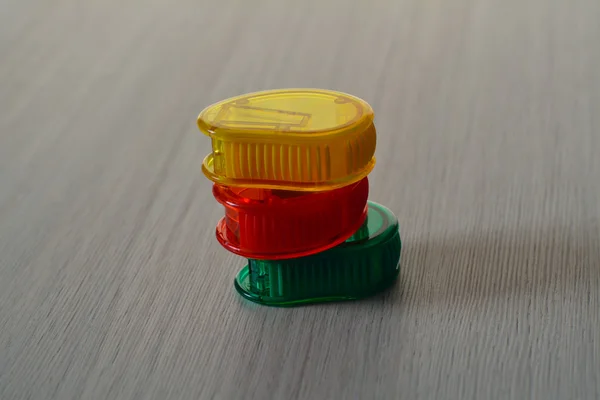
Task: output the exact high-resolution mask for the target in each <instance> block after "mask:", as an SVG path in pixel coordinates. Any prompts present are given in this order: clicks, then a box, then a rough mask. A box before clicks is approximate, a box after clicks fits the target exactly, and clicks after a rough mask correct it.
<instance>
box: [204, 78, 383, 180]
mask: <svg viewBox="0 0 600 400" xmlns="http://www.w3.org/2000/svg"><path fill="white" fill-rule="evenodd" d="M373 118H374V115H373V110H372V109H371V107H370V106H369V104H367V103H366V102H365V101H363V100H361V99H359V98H356V97H354V96H351V95H348V94H345V93H340V92H334V91H328V90H316V89H286V90H273V91H266V92H257V93H250V94H247V95H244V96H239V97H235V98H232V99H228V100H224V101H222V102H219V103H216V104H214V105H211V106H209V107H207V108H206V109H204V110H203V111H202V112H201V113H200V115H199V117H198V127H199V128H200V130H201V131H202V132H204V133H205V134H207V135H208V136H210V138H211V139H212V153H211V154H209V155H208V156H207V157H206V158H205V159H204V162H203V166H202V170H203V172H204V174H205V175H206V176H207V177H208V178H209V179H210V180H212V181H213V182H216V183H220V184H223V185H226V186H235V187H246V188H263V189H265V188H266V189H281V190H293V191H326V190H331V189H335V188H339V187H342V186H345V185H348V184H351V183H354V182H357V181H359V180H360V179H362V178H364V177H365V176H367V174H369V172H370V171H371V170H372V169H373V167H374V165H375V157H374V154H375V147H376V132H375V126H374V124H373Z"/></svg>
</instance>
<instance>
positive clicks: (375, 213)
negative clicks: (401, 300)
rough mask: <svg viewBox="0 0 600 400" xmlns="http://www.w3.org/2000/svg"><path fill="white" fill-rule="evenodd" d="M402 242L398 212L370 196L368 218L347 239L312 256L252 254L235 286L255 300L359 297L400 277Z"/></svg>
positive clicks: (279, 302) (285, 303) (282, 303)
mask: <svg viewBox="0 0 600 400" xmlns="http://www.w3.org/2000/svg"><path fill="white" fill-rule="evenodd" d="M401 247H402V244H401V241H400V232H399V227H398V220H397V218H396V216H395V215H394V214H393V213H392V212H391V211H390V210H388V209H387V208H386V207H384V206H382V205H380V204H377V203H375V202H371V201H369V202H368V214H367V219H366V221H365V223H364V224H363V225H362V227H361V228H360V229H359V230H358V231H357V232H356V233H355V234H354V235H353V236H352V237H350V238H349V239H348V240H346V241H345V242H344V243H342V244H340V245H338V246H336V247H334V248H331V249H329V250H326V251H324V252H322V253H318V254H314V255H311V256H307V257H299V258H291V259H284V260H276V261H271V260H253V259H249V260H248V265H247V266H246V267H244V268H243V269H242V270H241V271H240V272H239V273H238V275H237V277H236V279H235V288H236V290H237V291H238V292H239V293H240V294H241V295H242V296H243V297H244V298H246V299H248V300H250V301H253V302H255V303H259V304H263V305H269V306H279V307H289V306H297V305H305V304H311V303H323V302H331V301H342V300H356V299H360V298H364V297H367V296H371V295H374V294H376V293H378V292H380V291H382V290H384V289H386V288H387V287H389V286H391V285H392V284H393V283H394V282H395V281H396V278H397V277H398V274H399V272H400V265H399V261H400V252H401Z"/></svg>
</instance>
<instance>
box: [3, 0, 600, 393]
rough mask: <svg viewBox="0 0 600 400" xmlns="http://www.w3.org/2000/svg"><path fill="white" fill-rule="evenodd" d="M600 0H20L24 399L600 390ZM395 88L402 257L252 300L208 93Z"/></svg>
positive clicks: (11, 370)
mask: <svg viewBox="0 0 600 400" xmlns="http://www.w3.org/2000/svg"><path fill="white" fill-rule="evenodd" d="M599 21H600V2H598V1H597V0H589V1H585V0H570V1H559V0H478V1H476V0H453V1H446V0H427V1H424V0H400V1H392V0H389V1H384V0H374V1H341V0H339V1H334V0H303V1H291V0H290V1H288V0H285V1H284V0H273V1H258V0H253V1H247V0H239V1H228V0H221V1H211V2H209V1H198V0H176V1H164V0H144V1H142V0H140V1H122V0H94V1H85V2H83V1H75V0H55V1H41V0H40V1H27V2H26V1H22V0H4V1H2V5H1V8H0V54H1V57H2V58H1V59H2V62H1V63H0V91H1V92H0V399H3V400H11V399H61V400H62V399H309V400H315V399H506V398H515V399H596V398H599V397H600V379H599V376H598V375H599V374H600V347H599V339H600V331H599V329H600V295H599V289H600V246H599V241H600V223H599V221H600V181H599V177H600V162H599V161H598V159H597V157H596V155H597V154H598V152H599V151H600V23H599ZM279 87H322V88H330V89H337V90H342V91H346V92H350V93H352V94H355V95H357V96H360V97H362V98H364V99H365V100H367V101H369V102H370V103H371V105H372V106H373V107H374V109H375V112H376V124H377V127H378V135H379V136H378V149H377V157H378V164H377V166H376V168H375V171H374V172H373V174H372V175H371V196H370V197H371V199H372V200H375V201H378V202H381V203H383V204H385V205H386V206H388V207H389V208H391V209H392V210H393V211H394V212H395V213H396V214H397V216H398V218H399V220H400V222H401V228H402V234H403V240H404V246H405V247H404V253H403V259H402V275H401V281H400V282H399V283H398V285H396V286H395V287H394V288H393V289H392V290H391V291H389V292H387V293H385V294H384V295H380V296H377V297H374V298H371V299H368V300H366V301H362V302H354V303H342V304H330V305H322V306H314V307H306V308H296V309H272V308H264V307H259V306H255V305H251V304H249V303H246V302H244V301H242V300H240V298H239V297H238V296H237V295H236V293H235V292H234V290H233V286H232V281H233V277H234V276H235V274H236V272H237V271H238V269H239V268H241V267H242V266H243V260H242V259H240V258H238V257H234V256H232V255H230V254H228V253H227V252H226V251H224V250H223V249H221V248H220V246H219V245H218V244H217V242H216V240H215V239H214V234H213V229H214V225H215V223H216V222H217V220H218V219H219V218H220V216H222V209H221V208H220V207H219V206H218V205H217V204H216V202H215V201H214V200H213V198H212V196H211V192H210V183H209V182H208V181H207V180H206V179H205V178H204V176H203V175H202V174H201V171H200V163H201V160H202V158H203V157H204V156H205V154H207V153H208V151H209V146H210V144H209V140H208V139H207V138H206V137H204V136H202V135H201V134H200V133H199V132H198V130H197V129H196V127H195V119H196V116H197V114H198V113H199V111H200V110H201V109H202V108H204V107H205V106H206V105H208V104H210V103H212V102H214V101H217V100H220V99H223V98H226V97H229V96H233V95H237V94H241V93H245V92H248V91H254V90H261V89H269V88H279Z"/></svg>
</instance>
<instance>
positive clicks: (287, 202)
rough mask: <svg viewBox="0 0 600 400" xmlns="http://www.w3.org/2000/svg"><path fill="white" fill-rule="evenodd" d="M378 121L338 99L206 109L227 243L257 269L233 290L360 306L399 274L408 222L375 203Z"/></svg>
mask: <svg viewBox="0 0 600 400" xmlns="http://www.w3.org/2000/svg"><path fill="white" fill-rule="evenodd" d="M373 117H374V115H373V110H372V109H371V107H370V106H369V105H368V104H367V103H366V102H364V101H363V100H361V99H358V98H356V97H353V96H350V95H347V94H345V93H340V92H332V91H326V90H312V89H286V90H275V91H267V92H258V93H251V94H247V95H243V96H239V97H235V98H232V99H228V100H225V101H222V102H219V103H216V104H214V105H212V106H209V107H207V108H206V109H205V110H203V111H202V112H201V113H200V116H199V117H198V126H199V128H200V130H201V131H202V132H204V133H205V134H207V135H208V136H209V137H210V138H211V140H212V152H211V154H209V155H208V156H207V157H206V158H205V159H204V162H203V166H202V170H203V172H204V174H205V175H206V177H207V178H209V179H210V180H212V181H213V182H214V185H213V195H214V197H215V198H216V199H217V201H218V202H220V203H221V204H222V205H223V206H224V208H225V216H224V217H223V218H222V219H221V221H220V222H219V223H218V225H217V230H216V235H217V239H218V241H219V242H220V243H221V245H223V247H225V248H226V249H227V250H229V251H231V252H233V253H235V254H238V255H240V256H243V257H246V258H248V266H247V267H245V268H244V269H242V271H241V272H240V273H239V274H238V277H237V278H236V280H235V287H236V289H237V290H238V292H239V293H240V294H241V295H242V296H244V297H245V298H247V299H249V300H252V301H254V302H258V303H261V304H267V305H280V306H285V305H296V304H305V303H313V302H322V301H331V300H343V299H355V298H360V297H364V296H367V295H370V294H373V293H375V292H377V291H379V290H381V289H382V288H384V287H387V286H389V285H390V284H391V283H393V282H394V280H395V278H396V277H397V275H398V261H399V258H400V248H401V244H400V236H399V233H398V222H397V220H396V218H395V217H394V215H393V214H392V213H391V212H390V211H389V210H388V209H386V208H385V207H383V206H381V205H379V204H376V203H373V202H368V201H367V198H368V193H369V183H368V178H367V175H368V174H369V173H370V172H371V170H372V169H373V167H374V165H375V157H374V153H375V145H376V132H375V126H374V124H373Z"/></svg>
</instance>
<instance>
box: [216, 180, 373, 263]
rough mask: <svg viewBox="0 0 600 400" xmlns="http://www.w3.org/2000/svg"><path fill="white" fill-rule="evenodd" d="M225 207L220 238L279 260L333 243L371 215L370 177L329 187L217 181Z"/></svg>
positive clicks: (246, 252) (238, 249) (232, 247)
mask: <svg viewBox="0 0 600 400" xmlns="http://www.w3.org/2000/svg"><path fill="white" fill-rule="evenodd" d="M213 194H214V196H215V198H216V199H217V201H219V203H221V204H222V205H223V206H224V207H225V217H224V218H223V219H221V221H220V222H219V224H218V225H217V232H216V233H217V239H218V240H219V242H220V243H221V244H222V245H223V247H225V248H226V249H227V250H229V251H231V252H233V253H235V254H238V255H241V256H243V257H246V258H252V259H269V260H279V259H287V258H294V257H300V256H306V255H309V254H314V253H318V252H321V251H324V250H327V249H329V248H331V247H334V246H336V245H338V244H340V243H342V242H343V241H345V240H346V239H348V238H349V237H350V236H351V235H352V234H354V233H355V232H356V230H357V229H359V227H360V226H361V225H362V224H363V222H364V221H365V218H366V215H367V207H366V206H367V198H368V194H369V182H368V178H363V179H362V180H360V181H358V182H356V183H352V184H350V185H347V186H344V187H342V188H339V189H334V190H331V191H327V192H315V193H307V192H291V191H282V190H271V189H253V188H237V187H228V186H222V185H217V184H215V185H214V186H213Z"/></svg>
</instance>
